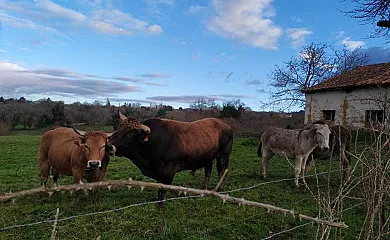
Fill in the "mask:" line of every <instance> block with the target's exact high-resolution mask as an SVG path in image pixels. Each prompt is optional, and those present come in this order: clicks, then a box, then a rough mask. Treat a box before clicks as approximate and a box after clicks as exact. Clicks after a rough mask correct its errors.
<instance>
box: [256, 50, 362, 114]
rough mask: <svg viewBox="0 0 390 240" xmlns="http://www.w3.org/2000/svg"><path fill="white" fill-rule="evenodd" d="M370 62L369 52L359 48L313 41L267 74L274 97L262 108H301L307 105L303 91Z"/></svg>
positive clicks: (271, 93)
mask: <svg viewBox="0 0 390 240" xmlns="http://www.w3.org/2000/svg"><path fill="white" fill-rule="evenodd" d="M367 62H368V55H367V54H364V53H362V52H360V50H359V49H355V50H352V51H351V50H348V49H347V48H346V47H345V46H344V48H343V49H341V50H335V49H333V48H332V47H329V46H328V45H327V44H326V43H318V44H316V43H311V44H310V45H308V46H305V47H304V48H303V49H302V51H301V52H300V54H299V56H297V57H291V59H290V60H289V61H287V62H284V66H282V67H280V66H278V65H276V68H275V69H274V70H272V71H271V73H270V74H269V76H268V77H269V78H270V79H271V86H272V87H273V89H272V90H271V92H270V95H271V99H270V101H268V102H265V103H263V107H270V106H273V107H275V108H277V109H278V110H288V109H290V108H291V107H302V106H304V104H305V97H304V95H303V94H302V90H304V89H306V88H309V87H311V86H313V85H315V84H317V83H319V82H321V81H323V80H325V79H327V78H330V77H332V76H334V75H335V74H339V73H342V72H344V71H347V70H350V69H352V68H354V67H356V66H360V65H364V64H366V63H367Z"/></svg>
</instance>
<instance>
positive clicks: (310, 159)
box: [305, 154, 314, 174]
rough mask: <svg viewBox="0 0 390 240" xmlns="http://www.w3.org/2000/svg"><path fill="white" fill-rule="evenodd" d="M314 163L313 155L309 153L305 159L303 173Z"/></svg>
mask: <svg viewBox="0 0 390 240" xmlns="http://www.w3.org/2000/svg"><path fill="white" fill-rule="evenodd" d="M313 165H314V156H313V154H310V155H309V157H308V158H307V161H306V167H305V174H306V173H307V171H309V169H310V168H312V167H313Z"/></svg>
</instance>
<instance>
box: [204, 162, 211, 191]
mask: <svg viewBox="0 0 390 240" xmlns="http://www.w3.org/2000/svg"><path fill="white" fill-rule="evenodd" d="M212 169H213V160H211V161H207V163H206V164H205V166H204V184H203V189H206V190H207V187H208V186H209V183H210V177H211V171H212Z"/></svg>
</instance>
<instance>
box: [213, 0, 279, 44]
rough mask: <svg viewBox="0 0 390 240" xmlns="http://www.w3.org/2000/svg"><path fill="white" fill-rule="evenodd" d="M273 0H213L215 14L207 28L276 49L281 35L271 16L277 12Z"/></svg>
mask: <svg viewBox="0 0 390 240" xmlns="http://www.w3.org/2000/svg"><path fill="white" fill-rule="evenodd" d="M271 2H272V0H225V1H221V0H213V2H212V5H213V7H214V10H215V15H214V16H212V17H211V18H210V19H209V21H208V22H207V28H208V29H209V30H210V31H212V32H214V33H216V34H218V35H220V36H222V37H227V38H232V39H235V40H238V41H240V42H242V43H245V44H248V45H250V46H253V47H259V48H268V49H276V48H277V41H278V39H279V37H280V36H281V34H282V30H281V28H279V27H277V26H275V25H274V23H273V22H272V20H271V19H270V18H271V17H274V16H275V11H274V10H273V7H272V6H271Z"/></svg>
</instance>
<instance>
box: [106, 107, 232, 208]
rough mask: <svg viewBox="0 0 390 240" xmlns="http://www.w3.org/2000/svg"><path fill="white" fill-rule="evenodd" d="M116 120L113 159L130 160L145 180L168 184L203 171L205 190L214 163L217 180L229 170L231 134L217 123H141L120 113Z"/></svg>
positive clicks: (151, 121)
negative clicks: (182, 174)
mask: <svg viewBox="0 0 390 240" xmlns="http://www.w3.org/2000/svg"><path fill="white" fill-rule="evenodd" d="M119 116H120V118H121V120H122V121H121V123H120V125H119V128H118V131H116V132H115V133H114V134H113V135H112V140H111V142H112V144H114V145H115V146H116V148H117V152H116V155H117V156H123V157H127V158H129V159H130V160H131V161H132V162H133V163H134V164H135V165H136V166H137V167H138V168H139V169H140V170H141V172H142V174H144V175H145V176H148V177H151V178H153V179H155V180H157V181H158V182H160V183H164V184H171V183H172V181H173V178H174V176H175V174H176V173H177V172H180V171H183V170H196V169H200V168H204V169H205V183H204V188H207V186H208V183H209V181H210V175H211V170H212V166H213V161H214V159H217V170H218V174H219V177H220V178H221V177H222V175H223V173H224V172H225V170H226V169H227V168H228V165H229V156H230V153H231V151H232V143H233V131H232V129H231V127H230V126H229V125H227V124H225V123H224V122H222V121H221V120H219V119H216V118H206V119H201V120H198V121H194V122H180V121H174V120H169V119H148V120H146V121H144V122H142V123H141V122H140V121H138V120H136V119H134V118H126V117H125V116H124V115H123V114H121V113H119ZM164 195H165V191H164V190H159V193H158V198H159V200H163V199H164ZM161 205H162V204H161Z"/></svg>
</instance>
